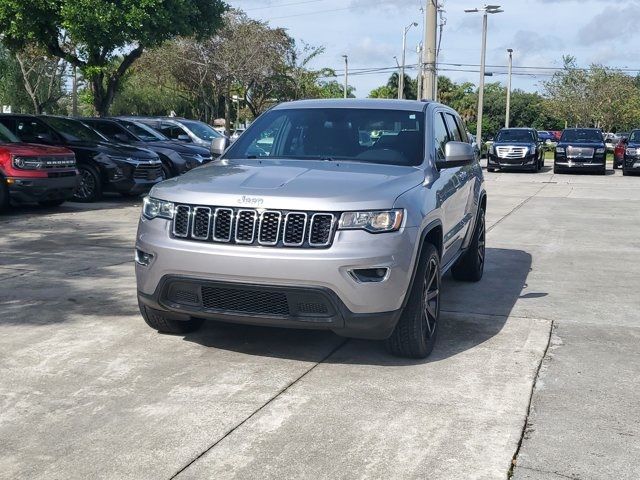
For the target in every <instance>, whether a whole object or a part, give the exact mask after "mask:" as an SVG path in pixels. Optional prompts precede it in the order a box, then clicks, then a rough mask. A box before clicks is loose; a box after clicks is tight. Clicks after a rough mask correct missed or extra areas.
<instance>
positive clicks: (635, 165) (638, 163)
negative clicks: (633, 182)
mask: <svg viewBox="0 0 640 480" xmlns="http://www.w3.org/2000/svg"><path fill="white" fill-rule="evenodd" d="M623 167H624V169H625V170H627V171H636V172H640V157H627V156H625V157H624V163H623Z"/></svg>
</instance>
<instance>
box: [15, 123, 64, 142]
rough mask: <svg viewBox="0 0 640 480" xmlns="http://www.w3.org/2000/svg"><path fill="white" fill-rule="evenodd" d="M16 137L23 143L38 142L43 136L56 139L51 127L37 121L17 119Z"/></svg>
mask: <svg viewBox="0 0 640 480" xmlns="http://www.w3.org/2000/svg"><path fill="white" fill-rule="evenodd" d="M15 129H16V132H15V133H16V135H17V136H18V137H19V138H20V140H22V141H37V140H39V139H41V136H42V135H45V136H49V137H50V138H55V137H56V136H55V134H54V133H53V132H52V131H51V129H50V128H49V127H47V126H46V125H44V124H43V123H40V122H38V121H37V120H29V119H16V127H15Z"/></svg>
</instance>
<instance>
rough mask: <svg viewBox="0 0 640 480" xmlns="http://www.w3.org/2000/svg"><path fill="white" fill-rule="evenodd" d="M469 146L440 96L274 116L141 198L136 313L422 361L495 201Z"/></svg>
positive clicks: (480, 257)
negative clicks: (298, 334)
mask: <svg viewBox="0 0 640 480" xmlns="http://www.w3.org/2000/svg"><path fill="white" fill-rule="evenodd" d="M467 138H468V137H467V133H466V131H465V128H464V126H463V123H462V121H461V120H460V117H459V116H458V114H457V113H456V112H455V111H454V110H452V109H450V108H448V107H446V106H444V105H441V104H438V103H429V102H418V101H405V100H305V101H298V102H291V103H284V104H281V105H278V106H277V107H274V108H272V109H271V110H269V111H268V112H266V113H264V114H263V115H261V116H260V117H259V118H258V119H257V120H256V121H255V122H254V123H253V125H251V127H250V128H249V129H248V130H247V131H246V132H245V133H244V134H243V135H242V136H241V137H240V138H239V139H238V140H237V141H236V142H235V143H234V144H233V145H232V146H231V147H230V148H229V149H228V150H227V151H226V152H225V153H224V154H223V155H222V156H221V157H220V159H219V160H216V161H214V162H212V163H210V164H208V165H206V166H204V167H200V168H197V169H195V170H193V171H191V172H189V173H187V174H186V175H183V176H181V177H179V178H174V179H171V180H168V181H165V182H162V183H161V184H158V185H156V186H155V187H154V188H153V189H152V191H151V193H150V195H149V197H147V198H146V199H145V203H144V207H143V212H142V217H141V219H140V225H139V229H138V234H137V237H136V276H137V282H138V299H139V305H140V311H141V313H142V316H143V317H144V319H145V321H146V322H147V323H148V324H149V325H150V326H151V327H153V328H155V329H157V330H159V331H162V332H170V333H186V332H189V331H193V330H195V329H197V328H198V327H199V326H200V325H201V323H202V321H203V320H204V319H211V320H221V321H227V322H236V323H245V324H253V325H271V326H277V327H294V328H314V329H328V330H333V331H334V332H336V333H338V334H340V335H344V336H349V337H359V338H368V339H386V343H387V346H388V348H389V350H390V351H391V352H392V353H394V354H396V355H402V356H407V357H414V358H422V357H426V356H427V355H429V353H430V352H431V350H432V349H433V346H434V343H435V339H436V334H437V332H438V320H439V316H440V289H441V275H442V274H443V273H444V272H446V271H448V270H449V269H451V271H452V273H453V276H454V277H455V278H456V279H459V280H467V281H478V280H480V278H481V277H482V272H483V267H484V255H485V229H484V225H485V224H484V212H485V208H486V194H485V189H484V181H483V178H482V170H481V168H480V165H479V164H478V162H477V160H476V159H475V156H474V151H473V148H472V146H471V145H470V144H469V143H468V142H467V141H463V139H465V140H466V139H467ZM223 142H225V139H221V141H220V142H219V144H217V146H218V147H221V148H224V147H225V146H226V145H220V144H221V143H223ZM225 143H226V142H225ZM214 147H215V146H214Z"/></svg>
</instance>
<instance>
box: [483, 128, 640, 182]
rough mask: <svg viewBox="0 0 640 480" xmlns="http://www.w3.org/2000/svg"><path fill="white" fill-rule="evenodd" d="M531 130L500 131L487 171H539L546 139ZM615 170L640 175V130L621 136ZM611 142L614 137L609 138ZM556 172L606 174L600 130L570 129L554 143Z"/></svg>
mask: <svg viewBox="0 0 640 480" xmlns="http://www.w3.org/2000/svg"><path fill="white" fill-rule="evenodd" d="M540 133H541V132H540V131H536V130H534V129H532V128H503V129H501V130H500V131H499V132H498V134H497V135H496V137H495V138H494V141H493V143H492V145H491V146H490V147H489V149H488V152H487V170H488V171H489V172H493V171H495V170H497V169H501V170H502V169H512V168H518V169H525V170H531V171H539V170H541V169H542V167H543V166H544V148H543V145H544V143H545V142H547V140H545V138H544V136H542V135H540ZM616 138H617V142H618V143H617V145H616V146H615V147H614V162H613V168H614V169H615V168H618V167H622V169H623V175H629V174H630V173H635V172H640V129H638V130H633V131H632V132H631V133H630V134H626V133H624V134H618V136H617V137H616ZM609 139H611V137H609ZM555 145H556V146H555V150H554V162H553V171H554V173H566V172H569V171H577V170H580V171H587V172H593V173H598V174H600V175H604V174H605V173H606V157H607V145H606V140H605V136H604V135H603V133H602V131H601V130H600V129H597V128H567V129H565V130H563V131H562V135H561V136H560V138H559V139H558V141H557V143H555Z"/></svg>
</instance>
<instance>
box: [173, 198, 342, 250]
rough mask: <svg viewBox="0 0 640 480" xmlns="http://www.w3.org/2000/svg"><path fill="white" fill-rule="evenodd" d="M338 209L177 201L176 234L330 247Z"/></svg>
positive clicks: (213, 239) (246, 242) (234, 241)
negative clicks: (271, 207) (265, 208)
mask: <svg viewBox="0 0 640 480" xmlns="http://www.w3.org/2000/svg"><path fill="white" fill-rule="evenodd" d="M339 216H340V215H339V214H338V213H335V212H333V213H330V212H300V211H288V210H262V209H255V208H233V207H215V206H213V207H211V206H202V205H180V204H178V205H176V206H175V210H174V218H173V223H172V228H171V232H172V234H173V236H174V237H178V238H184V239H190V240H198V241H208V242H216V243H229V244H232V245H233V244H236V245H251V246H256V247H257V246H262V247H299V248H327V247H330V246H331V244H332V242H333V237H334V236H335V233H336V230H337V219H338V218H339Z"/></svg>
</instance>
